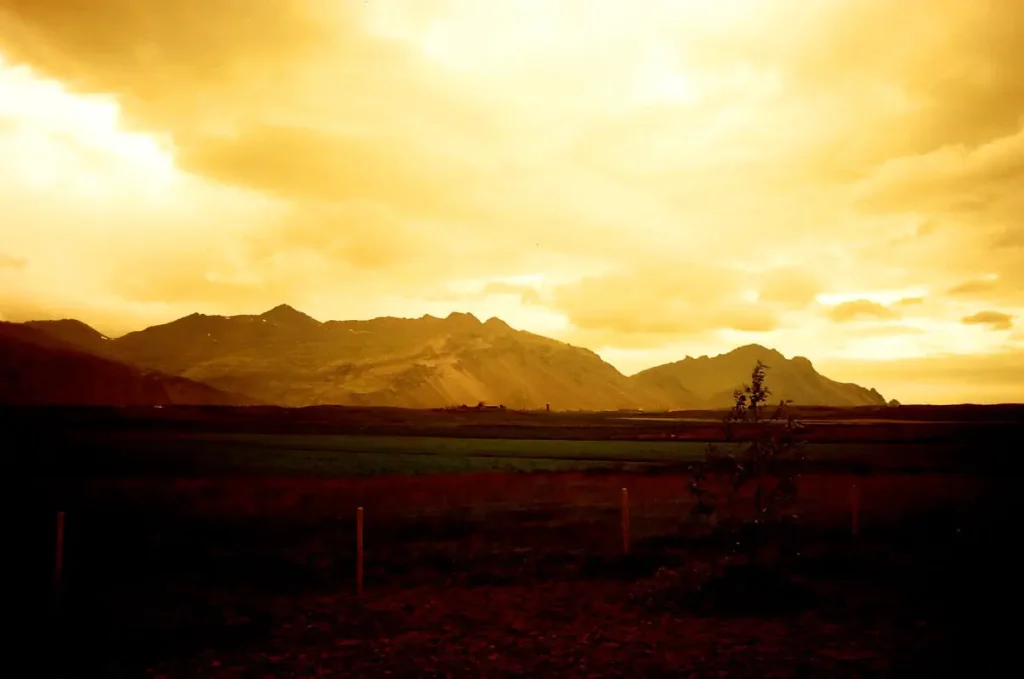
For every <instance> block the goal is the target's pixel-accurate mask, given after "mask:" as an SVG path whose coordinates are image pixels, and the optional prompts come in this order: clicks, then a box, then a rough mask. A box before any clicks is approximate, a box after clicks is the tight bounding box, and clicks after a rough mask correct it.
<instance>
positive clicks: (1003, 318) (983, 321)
mask: <svg viewBox="0 0 1024 679" xmlns="http://www.w3.org/2000/svg"><path fill="white" fill-rule="evenodd" d="M960 322H961V323H963V324H964V325H987V326H989V328H990V329H991V330H1009V329H1010V328H1012V327H1013V316H1011V315H1009V314H1004V313H1001V312H999V311H979V312H978V313H976V314H972V315H970V316H964V317H963V318H962V319H960Z"/></svg>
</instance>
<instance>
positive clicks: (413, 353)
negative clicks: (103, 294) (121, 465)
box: [0, 305, 885, 410]
mask: <svg viewBox="0 0 1024 679" xmlns="http://www.w3.org/2000/svg"><path fill="white" fill-rule="evenodd" d="M758 360H760V361H762V362H764V363H765V364H766V365H768V366H769V368H770V370H769V373H768V384H769V386H770V387H771V389H772V392H773V396H774V397H775V398H786V399H791V400H793V401H794V402H795V403H797V404H801V405H829V406H859V405H885V399H883V398H882V396H881V395H880V394H879V393H878V392H877V391H875V390H873V389H866V388H864V387H861V386H858V385H856V384H848V383H840V382H835V381H833V380H830V379H828V378H826V377H824V376H822V375H820V374H819V373H818V372H817V371H816V370H815V369H814V367H813V366H812V364H811V362H810V361H809V360H807V359H806V358H803V357H794V358H792V359H787V358H785V357H784V356H783V355H782V354H780V353H779V352H777V351H775V350H772V349H767V348H765V347H761V346H758V345H748V346H744V347H740V348H738V349H735V350H733V351H731V352H729V353H726V354H722V355H720V356H715V357H711V358H709V357H706V356H702V357H701V358H697V359H695V358H690V357H687V358H685V359H684V360H682V361H678V362H675V363H669V364H666V365H661V366H657V367H655V368H651V369H649V370H645V371H643V372H641V373H639V374H637V375H634V376H632V377H628V376H626V375H623V374H622V373H620V372H619V371H618V370H616V369H615V368H614V367H613V366H612V365H610V364H609V363H606V362H605V361H604V360H602V359H601V357H600V356H598V355H597V354H596V353H594V352H592V351H590V350H588V349H584V348H581V347H576V346H572V345H570V344H566V343H564V342H559V341H557V340H553V339H550V338H547V337H543V336H540V335H535V334H533V333H530V332H526V331H522V330H515V329H513V328H511V327H510V326H509V325H508V324H506V323H505V322H504V321H502V320H500V319H497V318H491V319H488V320H487V321H486V322H481V321H480V320H478V319H477V318H476V317H474V316H473V315H471V314H462V313H452V314H451V315H449V316H448V317H446V318H437V317H434V316H430V315H426V316H423V317H421V318H415V319H410V318H393V317H385V318H376V319H373V320H368V321H328V322H324V323H321V322H320V321H317V320H316V319H313V318H311V317H310V316H307V315H306V314H304V313H302V312H300V311H297V310H295V309H293V308H292V307H289V306H287V305H281V306H278V307H275V308H273V309H271V310H270V311H268V312H266V313H263V314H259V315H243V316H207V315H203V314H192V315H190V316H186V317H184V318H179V319H178V320H176V321H172V322H170V323H166V324H163V325H157V326H153V327H150V328H146V329H145V330H141V331H138V332H132V333H128V334H127V335H124V336H122V337H118V338H108V337H105V336H104V335H102V334H101V333H99V332H98V331H96V330H95V329H93V328H91V327H89V326H88V325H86V324H85V323H82V322H81V321H76V320H59V321H30V322H28V323H23V324H12V323H3V324H0V387H2V391H3V394H2V395H0V403H2V402H8V403H10V402H31V403H44V402H52V403H112V404H142V403H151V404H154V405H159V404H163V403H201V404H220V403H224V404H248V403H256V402H258V403H267V404H276V405H283V406H307V405H324V404H339V405H381V406H402V407H412V408H435V407H443V406H450V405H459V404H464V403H465V404H470V405H475V404H476V403H478V402H484V403H489V404H504V405H505V406H507V407H509V408H544V407H545V406H546V405H547V404H550V405H551V407H552V408H553V409H558V410H617V409H645V410H670V409H684V408H720V407H726V406H728V405H730V403H731V398H732V392H733V390H734V389H735V388H737V387H738V386H740V385H741V384H742V383H743V381H744V379H746V378H748V377H749V375H750V371H751V368H752V367H753V365H754V364H755V363H756V362H757V361H758Z"/></svg>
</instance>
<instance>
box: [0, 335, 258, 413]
mask: <svg viewBox="0 0 1024 679" xmlns="http://www.w3.org/2000/svg"><path fill="white" fill-rule="evenodd" d="M82 325H83V326H84V324H82ZM44 327H47V328H57V330H58V331H66V330H67V329H68V328H70V327H71V326H67V325H63V326H56V325H52V326H44ZM85 327H86V328H88V326H85ZM90 330H91V328H90ZM73 332H76V333H80V332H81V329H80V328H76V329H74V330H73ZM80 336H81V337H87V335H86V334H81V335H80ZM247 402H250V401H248V400H247V399H244V398H241V397H237V396H234V395H231V394H226V393H224V392H221V391H219V390H217V389H214V388H212V387H208V386H207V385H205V384H198V383H196V382H194V381H192V380H188V379H185V378H182V377H173V376H170V375H164V374H160V373H155V372H146V371H142V370H139V369H138V368H135V367H132V366H129V365H125V364H123V363H119V362H117V361H112V360H110V359H107V358H104V357H102V356H97V355H95V354H90V353H86V352H84V351H80V350H78V349H77V348H76V347H74V346H72V345H71V344H69V343H67V342H64V341H62V340H60V339H58V338H57V337H54V336H53V335H51V334H49V333H48V332H47V331H44V330H40V329H39V328H38V327H32V326H28V325H18V324H13V323H0V404H4V405H171V404H194V405H241V404H245V403H247Z"/></svg>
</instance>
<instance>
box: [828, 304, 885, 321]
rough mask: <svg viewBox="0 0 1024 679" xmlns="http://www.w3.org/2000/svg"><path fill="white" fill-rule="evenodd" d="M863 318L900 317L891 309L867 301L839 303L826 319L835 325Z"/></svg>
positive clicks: (830, 310) (831, 309)
mask: <svg viewBox="0 0 1024 679" xmlns="http://www.w3.org/2000/svg"><path fill="white" fill-rule="evenodd" d="M863 316H867V317H871V318H883V319H890V318H899V317H900V315H899V313H897V312H896V311H894V310H893V309H890V308H889V307H887V306H885V305H884V304H879V303H878V302H872V301H871V300H868V299H855V300H851V301H849V302H841V303H840V304H836V305H835V306H833V307H831V308H830V309H829V310H828V317H829V318H830V319H831V320H833V321H835V322H837V323H845V322H847V321H852V320H854V319H856V318H858V317H863Z"/></svg>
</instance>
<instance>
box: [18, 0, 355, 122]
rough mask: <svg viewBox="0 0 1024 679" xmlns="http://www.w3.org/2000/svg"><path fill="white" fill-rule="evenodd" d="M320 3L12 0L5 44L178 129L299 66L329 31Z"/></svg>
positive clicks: (79, 85) (83, 87) (78, 86)
mask: <svg viewBox="0 0 1024 679" xmlns="http://www.w3.org/2000/svg"><path fill="white" fill-rule="evenodd" d="M321 7H322V5H321ZM318 9H319V7H318V6H317V3H315V2H305V1H303V0H299V1H298V2H287V3H268V2H256V3H251V2H243V1H239V0H176V1H175V2H166V3H154V2H137V1H136V0H6V1H5V2H4V4H3V7H2V8H0V44H2V45H3V51H4V53H5V54H6V55H7V56H8V57H10V58H12V59H14V60H16V61H24V62H27V63H29V64H31V65H32V66H33V67H34V68H37V69H39V70H40V71H42V72H43V73H46V74H48V75H50V76H52V77H56V78H59V79H60V80H61V81H63V82H64V83H66V84H68V85H69V86H70V87H71V88H73V89H75V90H79V91H84V92H116V93H118V94H120V95H123V96H122V105H123V106H124V108H125V110H126V112H127V113H128V115H129V116H134V117H138V118H141V119H142V120H144V121H145V124H146V125H147V126H153V125H156V126H160V127H165V128H173V127H176V126H177V125H178V124H180V123H182V122H184V120H185V119H186V118H188V117H189V116H195V117H196V118H198V119H206V118H208V117H209V116H210V115H211V114H213V113H214V112H215V111H214V109H216V108H217V107H218V106H226V105H227V104H228V102H229V101H230V99H231V98H232V97H234V96H237V95H238V94H239V93H240V92H251V91H253V90H254V89H258V88H261V87H267V88H269V89H271V90H273V88H274V86H275V85H278V84H281V83H282V82H283V81H284V80H286V78H287V77H288V75H289V74H294V70H293V64H294V63H295V62H296V61H298V60H300V59H302V58H303V57H305V56H306V55H308V54H310V53H312V52H314V51H315V50H317V49H318V48H321V47H322V46H323V45H324V44H325V43H326V41H327V40H328V38H329V33H328V32H327V31H328V30H329V29H328V27H327V25H326V24H325V23H323V22H322V21H321V20H320V19H321V18H322V17H321V16H318V12H317V10H318ZM333 28H334V27H331V29H333ZM353 35H355V33H354V32H353ZM211 105H213V106H212V108H211Z"/></svg>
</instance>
